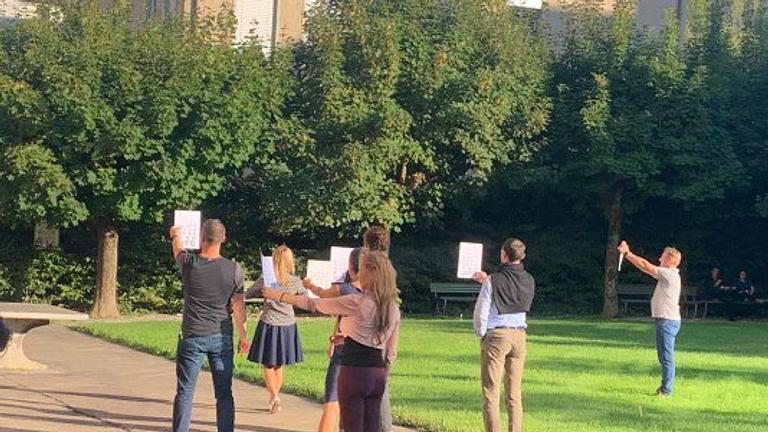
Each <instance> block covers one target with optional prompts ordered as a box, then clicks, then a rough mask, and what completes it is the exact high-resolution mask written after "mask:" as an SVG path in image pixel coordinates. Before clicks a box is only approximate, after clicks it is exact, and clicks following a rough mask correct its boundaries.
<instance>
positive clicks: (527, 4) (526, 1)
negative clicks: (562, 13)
mask: <svg viewBox="0 0 768 432" xmlns="http://www.w3.org/2000/svg"><path fill="white" fill-rule="evenodd" d="M542 3H544V2H543V0H507V4H508V5H510V6H518V7H524V8H530V9H541V7H542V6H543V4H542Z"/></svg>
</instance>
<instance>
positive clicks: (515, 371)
mask: <svg viewBox="0 0 768 432" xmlns="http://www.w3.org/2000/svg"><path fill="white" fill-rule="evenodd" d="M523 259H525V244H523V242H522V241H520V240H518V239H516V238H510V239H507V240H506V241H505V242H504V245H503V246H502V247H501V265H500V266H499V268H498V269H497V270H496V272H494V273H491V274H490V275H487V274H486V273H485V272H478V273H475V274H474V275H473V277H472V278H473V279H474V280H475V281H477V282H479V283H481V284H483V286H482V287H481V288H480V294H479V295H478V297H477V303H476V304H475V313H474V326H475V333H476V334H477V336H478V337H480V341H481V343H480V346H481V348H480V359H481V364H480V375H481V380H482V384H483V421H484V423H485V430H486V431H487V432H500V431H501V420H500V416H499V394H500V392H501V389H500V383H501V379H502V375H503V377H504V391H505V392H506V398H505V401H506V405H507V414H508V417H509V432H520V431H522V430H523V396H522V383H523V366H524V364H525V344H526V337H525V332H526V329H527V324H526V314H527V313H528V311H530V309H531V303H533V295H534V289H535V282H534V280H533V276H531V275H530V274H529V273H528V272H527V271H525V269H524V268H523Z"/></svg>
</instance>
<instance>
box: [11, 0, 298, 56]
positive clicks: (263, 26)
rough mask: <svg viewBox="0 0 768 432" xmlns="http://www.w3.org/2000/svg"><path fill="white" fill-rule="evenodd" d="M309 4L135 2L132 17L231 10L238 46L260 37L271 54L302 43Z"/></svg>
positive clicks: (278, 0) (268, 0)
mask: <svg viewBox="0 0 768 432" xmlns="http://www.w3.org/2000/svg"><path fill="white" fill-rule="evenodd" d="M0 1H2V0H0ZM305 3H306V4H305ZM309 3H310V1H306V2H305V0H133V13H134V18H135V19H137V20H142V19H150V18H159V17H170V16H179V15H181V16H204V15H206V14H215V13H217V12H219V11H221V10H222V9H225V8H226V9H231V10H232V12H233V13H234V15H235V18H236V19H237V27H236V29H235V42H236V43H241V42H244V41H246V40H247V39H248V38H250V37H257V38H258V39H259V40H260V41H261V43H262V44H263V45H264V46H265V48H266V49H268V50H269V49H271V48H272V47H274V46H276V45H280V44H284V43H290V41H297V40H301V38H302V35H303V32H304V11H305V9H306V7H307V6H308V5H309Z"/></svg>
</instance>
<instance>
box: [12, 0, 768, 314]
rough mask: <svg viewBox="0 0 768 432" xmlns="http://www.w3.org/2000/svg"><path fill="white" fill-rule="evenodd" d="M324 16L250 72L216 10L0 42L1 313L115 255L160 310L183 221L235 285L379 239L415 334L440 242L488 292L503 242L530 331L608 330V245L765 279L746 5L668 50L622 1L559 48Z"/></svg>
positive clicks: (388, 18) (71, 282) (66, 286)
mask: <svg viewBox="0 0 768 432" xmlns="http://www.w3.org/2000/svg"><path fill="white" fill-rule="evenodd" d="M317 3H318V4H317V6H316V7H315V8H313V10H312V13H311V14H310V16H309V17H308V20H307V28H306V30H307V37H306V40H305V41H304V42H302V43H299V44H297V45H294V46H291V47H286V48H282V49H277V50H274V51H273V52H272V53H271V55H270V56H268V57H265V56H264V55H263V54H262V50H261V49H260V47H259V46H258V44H257V43H256V41H254V42H252V43H249V44H246V45H243V46H238V47H232V46H231V45H230V44H229V42H228V39H227V36H226V35H227V32H228V31H229V30H231V27H230V26H231V17H230V16H229V15H228V14H227V13H223V14H221V15H219V16H216V17H211V19H210V20H208V22H207V23H197V25H192V23H186V22H183V21H160V22H149V23H130V22H129V21H128V19H127V16H128V15H127V13H126V11H125V10H124V9H121V8H116V9H110V10H108V11H103V10H99V9H97V8H95V7H93V6H83V5H82V4H81V3H78V2H74V3H65V6H64V7H63V8H62V9H57V10H56V11H55V12H50V11H49V12H45V11H44V13H43V16H41V18H38V19H32V20H28V21H23V22H19V23H18V24H16V25H12V26H9V27H4V28H2V29H0V152H2V155H3V156H2V159H0V179H1V180H2V181H0V217H1V218H2V221H3V222H2V223H3V225H4V226H3V227H0V235H2V239H3V242H4V244H7V245H9V247H8V248H6V251H4V252H3V253H2V254H0V295H1V296H2V297H3V298H13V299H17V300H21V299H24V300H30V301H54V302H61V303H64V304H67V305H70V306H73V307H77V308H80V309H85V308H87V307H88V306H89V305H91V304H92V303H93V295H94V293H99V292H101V291H102V290H101V288H100V287H101V286H102V285H103V284H104V280H105V278H104V276H103V275H104V272H103V268H102V267H103V266H102V265H101V263H102V262H103V261H104V258H102V257H105V256H107V255H104V253H103V251H104V249H106V246H105V245H112V246H110V247H113V248H114V250H115V255H114V260H115V263H114V266H115V268H116V269H119V271H116V272H115V273H116V276H115V280H116V281H117V282H118V283H119V285H120V293H119V294H117V291H115V298H116V299H117V298H119V300H120V302H121V306H122V308H123V309H124V310H160V311H167V312H171V311H175V310H178V307H179V299H178V294H179V281H178V278H177V276H176V275H175V273H174V267H173V264H172V262H171V260H170V254H169V253H168V249H169V245H168V244H167V242H165V241H164V239H163V231H164V229H165V226H163V223H165V224H167V223H168V219H167V215H169V214H170V212H171V211H172V210H173V209H174V208H180V207H201V208H203V210H204V211H205V214H206V215H207V216H212V217H219V218H221V219H222V220H223V221H224V222H225V224H227V225H228V226H229V228H230V230H229V240H230V243H229V245H228V246H227V247H226V251H227V252H228V253H229V254H230V255H232V256H234V257H236V258H238V259H239V260H240V261H242V262H243V263H245V264H246V267H247V268H248V270H249V273H251V276H254V275H255V272H257V271H258V264H257V263H258V259H257V257H258V254H259V253H261V252H267V251H268V250H269V249H270V248H271V246H273V245H274V244H276V243H279V242H286V243H288V244H289V245H290V246H291V247H294V248H295V249H296V250H297V251H298V252H299V255H301V256H302V258H306V257H311V258H317V257H322V256H323V254H324V253H326V251H327V248H328V246H330V245H331V244H346V245H355V244H359V242H360V239H359V236H360V233H361V232H362V230H363V229H364V227H365V226H367V225H368V224H370V223H374V222H375V223H382V224H385V225H388V226H389V227H390V228H392V229H393V230H394V231H396V232H397V233H398V234H397V235H395V237H394V246H393V250H392V257H393V260H394V261H395V264H396V266H397V267H398V269H399V277H400V288H401V290H402V294H403V298H404V306H405V308H406V309H408V310H410V311H422V312H426V311H429V310H431V308H432V307H433V305H432V304H431V299H430V294H429V292H428V284H429V282H430V281H438V280H439V281H446V280H452V279H453V275H454V272H455V269H454V263H455V258H456V249H457V247H456V245H457V243H458V241H461V240H465V241H466V240H475V241H482V242H483V243H484V244H485V246H486V258H487V260H486V263H487V267H488V268H489V269H490V268H492V267H493V265H494V264H495V263H496V261H497V259H498V254H497V250H498V246H499V244H500V243H501V242H502V241H503V240H504V238H506V237H508V236H510V235H515V236H518V237H520V238H522V239H523V240H525V241H526V243H528V245H529V248H530V250H529V257H528V260H527V265H528V267H529V269H530V270H531V271H532V273H534V275H535V276H536V277H537V280H538V282H539V295H538V297H537V301H536V305H535V308H536V310H537V311H549V310H553V309H554V310H560V311H573V312H596V311H598V310H600V308H601V307H602V310H603V313H604V314H605V315H608V316H612V315H614V314H615V313H616V312H617V309H616V296H615V291H614V288H615V282H616V277H617V275H616V272H615V266H614V263H615V260H616V257H615V252H614V249H613V245H614V244H615V242H616V241H617V239H618V238H621V237H623V238H627V239H628V240H630V243H631V244H632V245H633V246H634V247H636V249H637V251H638V252H640V253H642V254H644V255H646V256H648V257H649V258H652V259H653V258H656V256H657V254H658V251H659V250H660V248H661V247H663V246H665V245H667V244H674V245H677V246H679V247H680V248H681V249H682V250H683V253H684V256H685V258H684V266H683V275H684V278H685V279H686V282H687V283H688V284H693V285H698V284H700V283H701V279H702V278H703V275H704V274H705V272H706V269H707V267H708V266H710V265H718V266H720V267H722V268H723V269H724V271H725V274H726V278H731V277H735V273H736V271H738V270H739V269H742V268H745V269H747V270H748V271H749V272H750V276H751V278H752V279H753V281H755V282H756V283H757V285H758V286H762V285H763V283H764V281H765V280H766V279H768V267H767V266H766V262H767V260H766V259H765V252H764V246H763V245H764V244H765V243H766V241H768V230H766V229H765V227H766V222H768V221H767V220H766V217H768V11H767V10H766V8H765V6H764V5H763V2H760V1H747V0H716V1H707V0H691V1H690V2H689V17H690V20H689V22H688V25H687V28H686V33H685V36H686V40H687V42H686V44H685V46H684V47H679V46H678V34H677V23H676V22H675V21H674V20H673V19H670V20H669V21H668V22H667V23H666V24H664V25H662V26H660V27H655V28H639V27H638V26H637V25H636V24H635V17H634V12H633V9H632V7H631V5H626V4H625V3H622V4H623V5H624V6H621V7H619V8H617V9H616V10H615V11H614V13H613V14H611V15H607V16H606V15H604V14H602V13H600V12H599V11H597V10H596V9H594V7H593V6H590V5H589V3H590V2H584V4H580V5H579V4H577V5H575V6H573V7H572V8H571V9H570V10H569V11H568V12H567V14H566V15H565V19H564V20H563V25H562V27H561V28H558V29H557V30H552V29H548V28H547V26H546V25H544V23H543V22H542V21H541V15H539V14H538V13H537V12H534V11H530V10H524V9H517V8H511V7H507V6H506V5H505V2H504V1H501V0H488V1H483V2H481V1H475V0H451V1H444V0H402V1H397V2H388V1H377V0H343V1H338V0H334V1H331V0H325V1H319V2H317ZM46 13H48V14H53V15H55V16H54V17H49V16H46ZM50 18H53V19H50ZM107 28H108V29H109V32H110V34H111V35H112V36H111V37H110V38H103V37H100V36H99V35H102V34H103V33H104V31H106V30H105V29H107ZM37 221H47V222H49V223H57V224H60V225H61V226H62V227H65V229H64V231H63V232H62V238H63V239H64V240H63V242H62V250H61V251H58V252H42V251H34V250H32V249H31V247H30V246H29V243H31V241H30V240H31V239H30V237H31V234H30V233H29V230H30V228H31V227H32V226H33V225H34V223H35V222H37ZM110 233H111V234H110ZM118 233H120V235H121V239H122V243H121V245H120V247H119V250H120V255H121V262H120V263H117V261H116V256H117V254H116V251H117V248H118V245H117V241H116V235H117V234H118ZM110 235H113V237H114V238H115V240H114V242H112V243H110V237H109V236H110ZM93 257H99V258H97V259H94V258H93ZM97 263H99V265H98V266H97V265H96V264H97ZM96 268H98V271H97V270H95V269H96ZM94 277H95V279H96V280H97V281H98V283H96V284H94V283H93V280H94ZM619 277H620V278H636V277H639V276H638V275H637V274H636V273H634V272H629V274H627V275H626V276H625V275H621V276H619ZM97 298H98V295H97ZM97 303H98V302H97Z"/></svg>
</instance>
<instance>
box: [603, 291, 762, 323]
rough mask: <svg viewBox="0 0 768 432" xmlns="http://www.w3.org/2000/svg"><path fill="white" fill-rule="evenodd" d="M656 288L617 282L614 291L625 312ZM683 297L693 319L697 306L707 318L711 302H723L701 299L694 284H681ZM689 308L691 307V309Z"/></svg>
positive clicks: (646, 300)
mask: <svg viewBox="0 0 768 432" xmlns="http://www.w3.org/2000/svg"><path fill="white" fill-rule="evenodd" d="M655 288H656V285H655V284H653V283H650V284H619V285H617V286H616V293H617V294H618V297H619V302H620V303H621V305H622V310H623V312H624V313H626V312H627V309H628V307H629V305H630V304H650V303H651V297H652V296H653V290H654V289H655ZM682 289H683V291H682V292H683V298H684V301H682V305H683V307H685V308H686V309H687V310H688V311H689V313H688V316H689V317H690V318H693V319H695V318H696V317H698V315H699V307H700V306H701V307H702V318H704V319H705V318H707V314H708V313H709V306H710V305H712V304H724V303H723V302H722V301H720V300H715V299H702V298H701V297H700V296H699V295H698V292H699V288H698V287H695V286H688V285H686V286H683V288H682ZM764 303H766V304H768V300H759V299H758V300H757V301H755V302H736V304H744V305H747V304H750V305H761V304H764ZM691 308H692V309H693V310H692V311H691Z"/></svg>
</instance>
